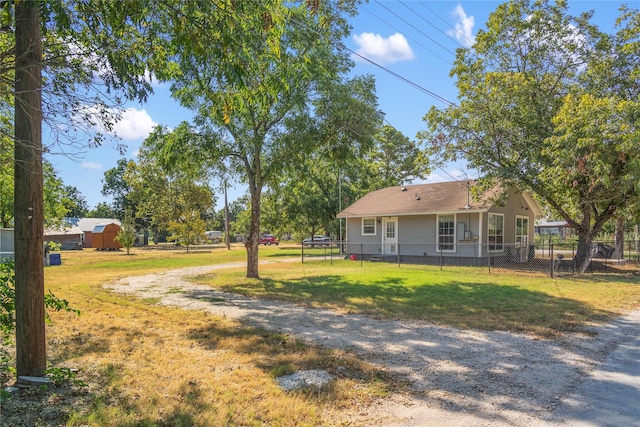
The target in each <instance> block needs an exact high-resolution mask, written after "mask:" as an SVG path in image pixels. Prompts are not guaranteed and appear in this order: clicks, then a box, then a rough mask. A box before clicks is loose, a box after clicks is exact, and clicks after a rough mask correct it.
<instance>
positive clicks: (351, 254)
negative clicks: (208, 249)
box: [302, 241, 640, 277]
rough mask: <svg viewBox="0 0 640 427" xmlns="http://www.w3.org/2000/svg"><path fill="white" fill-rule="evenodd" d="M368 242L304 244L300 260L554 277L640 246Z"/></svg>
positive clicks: (625, 257) (616, 263)
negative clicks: (467, 268)
mask: <svg viewBox="0 0 640 427" xmlns="http://www.w3.org/2000/svg"><path fill="white" fill-rule="evenodd" d="M384 246H385V247H384V248H383V247H382V246H381V245H380V244H379V243H367V242H351V241H350V242H336V241H331V242H324V243H323V244H322V245H314V246H313V247H311V246H309V245H302V262H305V260H309V259H319V258H320V259H324V260H326V261H329V262H333V260H338V259H350V260H352V261H357V262H360V264H361V265H364V263H365V262H388V263H397V264H398V266H401V265H402V264H423V265H436V266H440V268H441V269H444V268H450V267H464V266H474V267H486V268H487V269H488V271H489V272H494V271H495V272H497V271H503V272H504V271H513V272H538V273H542V274H545V275H549V276H551V277H558V276H563V275H571V274H577V273H579V272H580V270H581V267H582V266H586V270H585V272H599V271H613V270H615V269H619V268H621V267H624V266H626V265H628V264H629V263H633V265H635V266H637V265H638V263H640V251H639V249H640V245H639V244H638V242H637V241H625V242H624V244H622V245H620V246H619V247H618V248H617V249H616V246H615V244H614V243H613V242H596V243H592V244H591V245H589V246H588V247H586V248H584V249H585V250H582V251H581V250H580V249H581V246H579V244H578V243H553V242H551V241H540V242H537V243H529V244H525V245H523V244H507V243H499V242H493V243H489V244H486V243H484V244H481V243H472V242H458V243H453V244H448V245H444V244H442V245H438V244H410V243H404V244H403V243H395V244H387V245H384Z"/></svg>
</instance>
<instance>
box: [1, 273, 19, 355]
mask: <svg viewBox="0 0 640 427" xmlns="http://www.w3.org/2000/svg"><path fill="white" fill-rule="evenodd" d="M14 274H15V271H14V266H13V262H10V261H3V262H1V263H0V333H1V334H2V341H3V343H4V344H5V345H6V344H8V343H9V342H10V340H11V333H12V332H13V329H14V328H15V324H16V317H15V310H16V306H15V286H16V284H15V277H14Z"/></svg>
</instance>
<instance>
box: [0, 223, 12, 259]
mask: <svg viewBox="0 0 640 427" xmlns="http://www.w3.org/2000/svg"><path fill="white" fill-rule="evenodd" d="M13 243H14V240H13V228H0V259H13V257H14V255H13Z"/></svg>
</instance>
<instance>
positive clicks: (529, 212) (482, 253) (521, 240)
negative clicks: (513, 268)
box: [337, 181, 542, 265]
mask: <svg viewBox="0 0 640 427" xmlns="http://www.w3.org/2000/svg"><path fill="white" fill-rule="evenodd" d="M476 184H477V183H476V182H475V181H453V182H441V183H436V184H419V185H407V186H398V187H388V188H383V189H381V190H377V191H372V192H371V193H369V194H367V195H365V196H364V197H362V198H361V199H359V200H358V201H356V202H355V203H354V204H353V205H351V206H349V207H348V208H346V209H345V210H343V211H342V212H340V213H339V214H338V215H337V216H338V218H345V219H346V229H347V234H346V250H347V253H348V254H352V255H354V256H361V257H362V258H363V259H372V258H375V259H390V260H396V259H397V260H398V261H402V262H415V263H428V262H430V261H431V262H433V261H434V260H433V259H431V258H434V257H436V258H437V259H439V260H440V261H441V260H442V258H445V257H446V258H447V259H448V262H450V263H459V264H463V265H467V264H469V265H479V263H481V262H483V259H486V258H487V256H488V255H489V252H490V255H491V256H492V257H493V256H497V255H500V254H504V255H505V257H507V258H509V259H511V260H514V261H515V260H517V261H519V262H526V261H529V260H530V259H532V258H533V257H534V256H535V251H534V250H533V248H532V246H531V245H532V243H533V227H534V220H535V218H538V217H540V216H542V210H541V209H540V206H539V205H538V204H537V203H536V201H535V200H534V199H533V198H532V197H531V195H529V194H528V193H526V192H521V191H518V190H517V189H509V190H508V191H507V192H506V195H505V197H504V198H502V199H501V200H502V203H497V202H493V201H492V196H495V195H496V194H497V190H496V189H492V190H490V191H487V192H485V193H484V194H482V195H481V196H480V197H479V200H475V199H474V198H473V196H472V194H471V193H472V191H471V189H472V188H473V187H474V186H475V185H476Z"/></svg>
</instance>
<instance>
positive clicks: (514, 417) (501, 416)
mask: <svg viewBox="0 0 640 427" xmlns="http://www.w3.org/2000/svg"><path fill="white" fill-rule="evenodd" d="M242 265H244V264H243V263H240V264H224V265H217V266H207V267H197V268H186V269H182V270H173V271H168V272H165V273H160V274H151V275H147V276H140V277H129V278H126V279H122V280H120V281H119V282H118V283H116V284H113V285H108V286H107V287H108V288H110V289H112V290H114V291H116V292H121V293H127V294H132V295H136V296H139V297H144V298H159V300H160V303H161V304H166V305H171V306H177V307H182V308H184V309H195V310H205V311H208V312H210V313H212V314H215V315H220V316H227V317H231V318H235V319H238V320H240V321H242V322H246V323H248V324H251V325H254V326H258V327H261V328H264V329H267V330H273V331H280V332H284V333H287V334H290V335H292V336H294V337H296V338H298V339H302V340H304V341H307V342H310V343H314V344H320V345H323V346H326V347H330V348H340V349H345V350H349V351H351V352H353V353H355V354H358V355H359V356H360V357H362V358H363V359H365V360H367V361H369V362H372V363H375V364H378V365H380V366H381V367H384V368H385V369H387V370H389V371H391V372H394V373H397V374H401V375H403V376H405V378H406V379H407V380H408V381H409V382H410V384H411V389H412V392H411V394H410V395H394V396H392V397H391V398H389V399H386V400H383V401H381V402H378V403H377V404H375V405H374V406H372V407H369V408H366V409H365V410H363V411H362V413H360V414H354V421H356V422H358V423H367V424H370V425H385V426H429V425H434V426H435V425H448V426H480V425H491V426H500V425H505V426H506V425H509V426H514V425H515V426H533V425H536V426H537V425H557V424H561V423H562V422H563V420H562V419H561V418H560V417H559V416H558V415H556V409H557V408H558V407H563V406H566V405H567V401H568V399H569V398H570V396H571V393H572V392H573V391H574V390H576V389H577V387H578V386H579V385H580V384H581V383H582V382H583V381H584V380H585V378H588V376H589V374H590V373H591V372H593V371H594V370H595V368H597V367H598V366H599V365H600V364H601V363H602V362H603V361H604V360H605V359H606V357H607V356H608V355H609V354H610V353H611V352H612V351H613V350H615V349H616V348H618V347H619V346H620V345H621V344H624V343H626V342H629V341H630V340H631V339H632V338H633V337H637V335H638V330H640V312H635V313H631V314H629V315H628V316H626V317H624V318H620V319H618V320H617V321H615V322H612V323H610V324H607V325H599V326H595V327H594V328H593V329H594V332H597V334H595V335H594V336H593V337H587V336H585V335H577V334H576V335H568V336H566V337H564V338H562V339H559V340H553V341H551V340H539V339H535V338H532V337H529V336H525V335H518V334H513V333H508V332H483V331H473V330H463V329H456V328H448V327H439V326H434V325H432V324H429V323H426V322H419V321H380V320H376V319H372V318H369V317H366V316H363V315H344V314H340V313H337V312H335V311H332V310H324V309H312V308H306V307H301V306H297V305H293V304H288V303H282V302H275V301H266V300H258V299H253V298H246V297H243V296H239V295H236V294H229V293H224V292H218V291H216V290H213V289H211V288H210V287H208V286H202V285H194V284H193V283H190V282H188V281H187V280H186V278H188V277H193V276H196V275H199V274H203V273H206V272H209V271H213V270H216V269H221V268H229V267H238V266H242ZM177 288H180V289H182V291H183V292H175V290H176V289H177ZM638 375H639V376H640V373H639V374H638ZM636 392H638V390H636ZM558 412H561V411H558ZM639 422H640V421H639ZM568 425H572V424H571V422H569V424H568Z"/></svg>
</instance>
